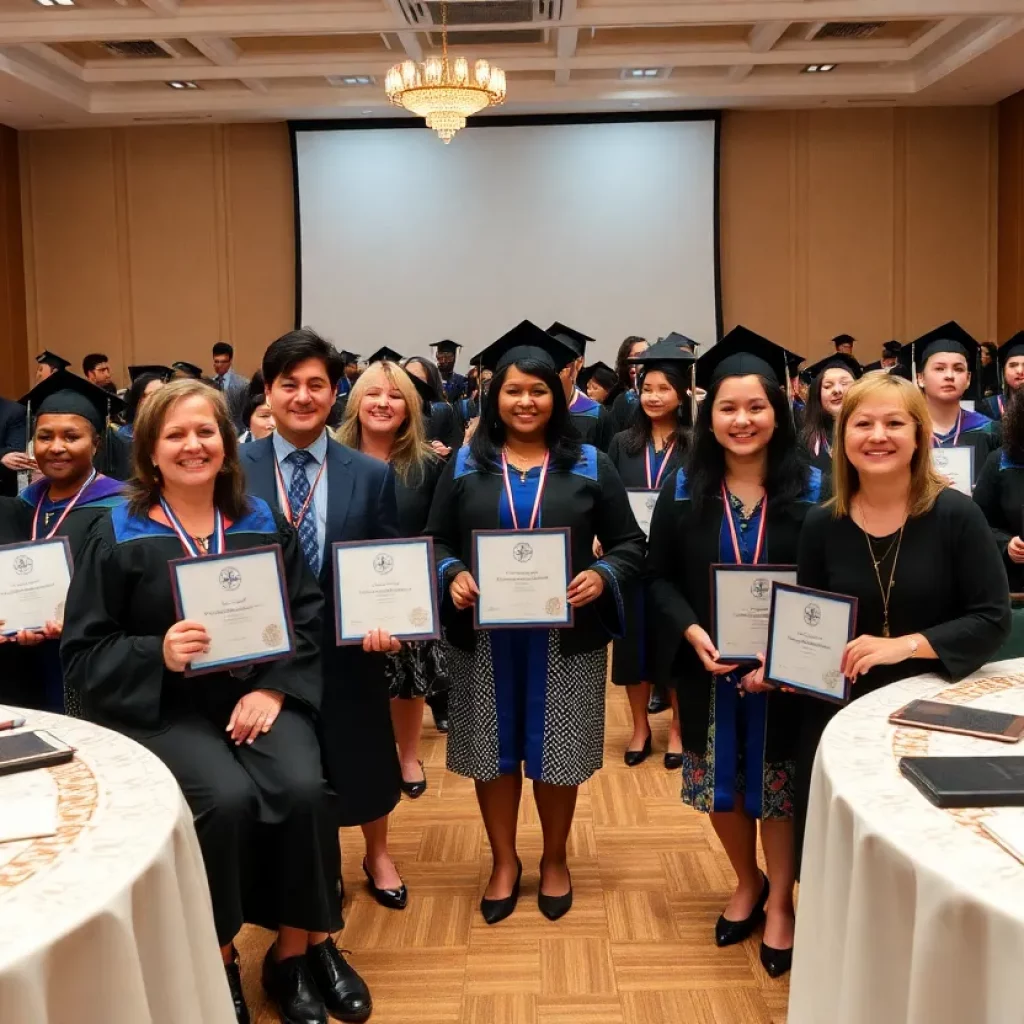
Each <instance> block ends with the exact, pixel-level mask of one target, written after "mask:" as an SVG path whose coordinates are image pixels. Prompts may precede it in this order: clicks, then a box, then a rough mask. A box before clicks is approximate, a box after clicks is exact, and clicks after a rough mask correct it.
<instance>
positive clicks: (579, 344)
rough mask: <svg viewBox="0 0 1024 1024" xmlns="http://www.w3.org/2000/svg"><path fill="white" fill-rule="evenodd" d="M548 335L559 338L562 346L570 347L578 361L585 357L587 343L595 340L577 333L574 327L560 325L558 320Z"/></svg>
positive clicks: (579, 332)
mask: <svg viewBox="0 0 1024 1024" xmlns="http://www.w3.org/2000/svg"><path fill="white" fill-rule="evenodd" d="M548 334H550V335H551V337H552V338H557V339H558V340H559V341H560V342H562V344H564V345H568V346H569V348H571V349H572V350H573V352H575V353H576V358H577V359H582V358H583V357H584V355H585V354H586V351H587V343H588V342H590V341H593V340H594V339H593V338H592V337H591V336H590V335H589V334H584V333H583V332H582V331H577V330H576V329H575V328H573V327H566V326H565V324H560V323H559V322H558V321H557V320H556V321H555V322H554V323H553V324H552V325H551V326H550V327H549V328H548ZM571 361H572V360H570V362H571Z"/></svg>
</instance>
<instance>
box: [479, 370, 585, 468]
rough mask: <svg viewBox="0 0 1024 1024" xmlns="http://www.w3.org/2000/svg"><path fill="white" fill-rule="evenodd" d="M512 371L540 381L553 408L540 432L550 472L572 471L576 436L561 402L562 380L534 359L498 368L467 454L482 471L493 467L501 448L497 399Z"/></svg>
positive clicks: (577, 453)
mask: <svg viewBox="0 0 1024 1024" xmlns="http://www.w3.org/2000/svg"><path fill="white" fill-rule="evenodd" d="M513 366H514V367H515V368H516V369H517V370H518V371H519V372H520V373H526V374H529V375H530V376H531V377H536V378H537V379H538V380H541V381H543V382H544V383H545V384H546V385H547V386H548V389H549V390H550V392H551V395H552V398H553V400H554V401H553V405H552V409H551V419H549V420H548V422H547V426H545V428H544V443H545V444H546V445H547V447H548V451H549V452H551V462H552V465H553V466H554V468H556V469H561V470H567V469H572V467H573V466H575V465H576V463H577V462H578V461H579V457H580V435H579V432H578V431H577V430H576V428H575V427H574V426H573V424H572V420H571V419H570V418H569V404H568V402H566V400H565V390H564V389H563V388H562V379H561V377H559V376H558V374H557V373H556V372H555V370H554V369H553V368H552V367H551V366H550V365H549V364H548V363H541V362H537V361H536V360H534V359H522V360H516V362H514V363H510V364H509V365H508V366H505V367H502V369H500V370H499V371H498V372H497V373H495V375H494V377H493V378H492V379H491V383H490V384H489V385H488V387H487V391H486V392H484V393H483V395H482V397H481V407H480V422H479V424H478V425H477V428H476V433H474V434H473V440H472V441H470V443H469V450H470V453H471V454H472V456H473V459H474V461H475V462H476V463H477V465H478V466H481V467H483V468H486V469H494V468H496V467H497V465H498V462H499V458H498V454H499V452H500V451H501V449H502V446H503V445H504V444H505V424H504V423H502V421H501V416H500V415H499V414H498V395H499V394H501V388H502V386H503V385H504V383H505V378H506V377H507V376H508V371H509V370H510V369H511V368H512V367H513Z"/></svg>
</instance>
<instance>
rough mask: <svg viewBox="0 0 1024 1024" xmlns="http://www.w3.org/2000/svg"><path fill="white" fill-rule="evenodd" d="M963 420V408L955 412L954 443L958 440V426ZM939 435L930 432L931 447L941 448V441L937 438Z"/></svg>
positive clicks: (959, 426)
mask: <svg viewBox="0 0 1024 1024" xmlns="http://www.w3.org/2000/svg"><path fill="white" fill-rule="evenodd" d="M963 422H964V411H963V409H961V410H960V411H959V412H958V413H957V414H956V433H955V434H954V435H953V444H954V445H955V444H956V443H957V441H959V440H960V428H961V427H962V426H963ZM939 436H940V435H938V434H936V433H934V431H933V432H932V447H933V448H941V447H942V442H941V441H940V440H939Z"/></svg>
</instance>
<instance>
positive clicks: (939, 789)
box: [900, 756, 1024, 807]
mask: <svg viewBox="0 0 1024 1024" xmlns="http://www.w3.org/2000/svg"><path fill="white" fill-rule="evenodd" d="M900 771H901V772H902V773H903V776H904V777H905V778H906V779H908V780H909V781H910V782H912V783H913V784H914V785H915V786H917V788H918V789H919V790H921V792H922V793H924V795H925V796H926V797H927V798H928V799H929V800H930V801H931V802H932V803H933V804H935V806H936V807H1024V757H997V756H991V757H901V758H900Z"/></svg>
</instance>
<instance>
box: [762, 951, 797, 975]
mask: <svg viewBox="0 0 1024 1024" xmlns="http://www.w3.org/2000/svg"><path fill="white" fill-rule="evenodd" d="M761 966H762V967H763V968H764V969H765V970H766V971H767V972H768V976H769V977H770V978H781V977H782V976H783V975H784V974H786V973H787V972H788V971H789V969H790V968H791V967H792V966H793V947H792V946H790V947H789V949H775V947H774V946H766V945H765V944H764V943H763V942H762V943H761Z"/></svg>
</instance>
